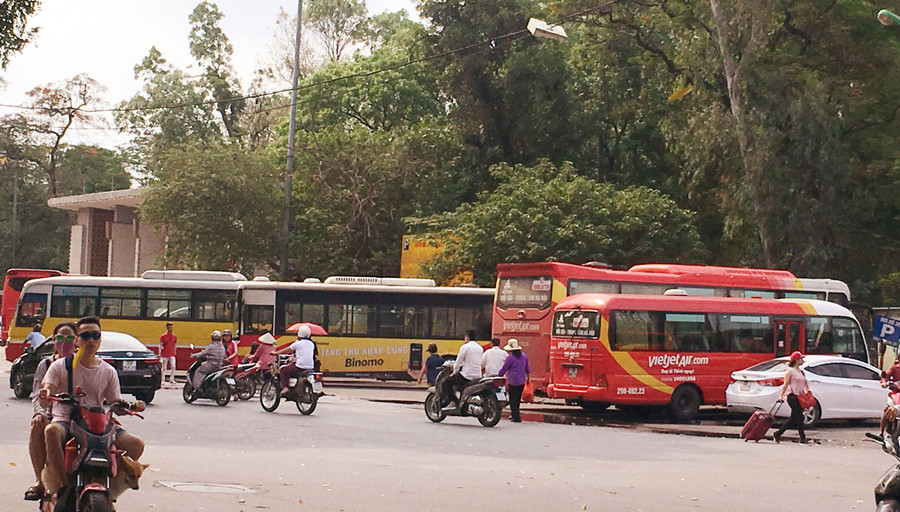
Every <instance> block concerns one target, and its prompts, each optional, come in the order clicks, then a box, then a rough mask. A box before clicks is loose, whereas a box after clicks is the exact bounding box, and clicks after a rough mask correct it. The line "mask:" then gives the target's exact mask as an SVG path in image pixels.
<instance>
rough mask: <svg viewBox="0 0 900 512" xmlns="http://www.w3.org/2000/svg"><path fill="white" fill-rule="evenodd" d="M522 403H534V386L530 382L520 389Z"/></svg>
mask: <svg viewBox="0 0 900 512" xmlns="http://www.w3.org/2000/svg"><path fill="white" fill-rule="evenodd" d="M522 401H523V402H526V403H531V402H534V386H532V385H531V383H530V382H526V383H525V387H524V388H523V389H522Z"/></svg>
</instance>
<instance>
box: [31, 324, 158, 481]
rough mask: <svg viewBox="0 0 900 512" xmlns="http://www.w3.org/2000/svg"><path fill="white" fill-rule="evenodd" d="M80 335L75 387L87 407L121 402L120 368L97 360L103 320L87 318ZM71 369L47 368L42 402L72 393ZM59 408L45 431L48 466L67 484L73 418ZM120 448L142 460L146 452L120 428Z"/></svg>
mask: <svg viewBox="0 0 900 512" xmlns="http://www.w3.org/2000/svg"><path fill="white" fill-rule="evenodd" d="M77 326H78V336H77V338H76V339H75V344H76V346H77V347H78V352H77V353H76V354H75V358H74V361H73V363H72V388H73V389H74V388H77V387H79V386H80V387H81V389H82V391H83V392H84V397H82V398H81V405H82V406H83V407H96V406H101V405H103V403H104V402H105V403H108V404H111V403H114V402H118V401H120V400H121V399H122V398H121V395H120V389H119V376H118V374H117V373H116V369H115V368H113V367H112V365H110V364H109V363H107V362H106V361H104V360H102V359H100V358H99V357H97V350H99V348H100V341H101V337H102V335H101V332H100V320H99V319H98V318H95V317H85V318H82V319H81V320H79V321H78V324H77ZM68 386H69V370H68V368H66V361H65V359H59V360H57V361H55V362H53V364H51V365H50V368H48V369H47V375H46V376H44V381H43V387H42V388H41V395H40V396H41V403H42V404H47V405H49V404H50V400H49V398H47V397H49V396H51V395H55V394H57V393H61V392H68ZM58 405H59V404H57V405H55V406H54V407H53V408H52V409H51V412H52V414H53V420H52V421H51V422H50V424H49V425H47V428H46V429H45V431H44V438H45V439H46V442H47V466H48V468H50V469H51V470H52V471H53V472H54V474H55V476H56V477H58V478H59V481H65V477H64V475H65V462H64V458H63V444H64V443H65V441H66V438H67V437H68V427H69V418H68V411H67V410H65V409H66V408H64V407H58ZM131 408H132V409H133V410H134V411H136V412H141V411H143V410H144V409H145V408H146V405H145V404H144V402H143V401H141V400H138V401H136V402H134V404H132V407H131ZM116 447H117V448H118V449H120V450H124V451H126V452H128V455H129V456H130V457H131V458H132V459H134V460H138V458H139V457H140V456H141V454H142V453H143V452H144V443H143V441H141V440H140V438H138V437H137V436H135V435H133V434H129V433H128V432H125V430H124V429H123V428H122V427H121V426H118V427H117V432H116Z"/></svg>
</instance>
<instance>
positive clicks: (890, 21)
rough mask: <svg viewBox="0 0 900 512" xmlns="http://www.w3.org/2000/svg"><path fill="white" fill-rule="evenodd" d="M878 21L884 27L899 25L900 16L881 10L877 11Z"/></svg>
mask: <svg viewBox="0 0 900 512" xmlns="http://www.w3.org/2000/svg"><path fill="white" fill-rule="evenodd" d="M878 21H880V22H881V24H882V25H884V26H891V25H900V16H897V15H896V14H894V13H892V12H891V11H889V10H887V9H882V10H880V11H878Z"/></svg>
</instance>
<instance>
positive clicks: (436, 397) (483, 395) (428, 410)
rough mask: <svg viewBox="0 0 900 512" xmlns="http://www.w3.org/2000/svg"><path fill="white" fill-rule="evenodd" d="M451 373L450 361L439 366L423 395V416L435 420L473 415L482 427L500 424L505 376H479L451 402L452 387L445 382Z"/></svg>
mask: <svg viewBox="0 0 900 512" xmlns="http://www.w3.org/2000/svg"><path fill="white" fill-rule="evenodd" d="M452 374H453V361H447V362H445V363H444V364H443V366H441V371H440V372H439V373H438V376H437V379H435V381H434V386H433V387H430V388H428V396H426V397H425V415H426V416H428V419H429V420H431V421H433V422H435V423H439V422H441V421H444V418H446V417H447V416H475V417H477V418H478V422H479V423H481V424H482V425H483V426H485V427H493V426H494V425H496V424H497V423H500V418H501V417H502V415H503V408H504V407H506V401H507V398H506V379H504V378H503V377H483V378H481V379H479V380H476V381H472V382H470V383H469V384H467V385H466V386H465V387H464V388H463V389H462V391H461V392H460V396H459V399H458V400H456V401H455V403H454V394H453V390H452V389H450V383H449V382H448V380H449V378H450V376H451V375H452Z"/></svg>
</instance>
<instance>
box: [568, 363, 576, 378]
mask: <svg viewBox="0 0 900 512" xmlns="http://www.w3.org/2000/svg"><path fill="white" fill-rule="evenodd" d="M577 376H578V368H575V367H574V366H572V367H569V378H570V379H574V378H575V377H577Z"/></svg>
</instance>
